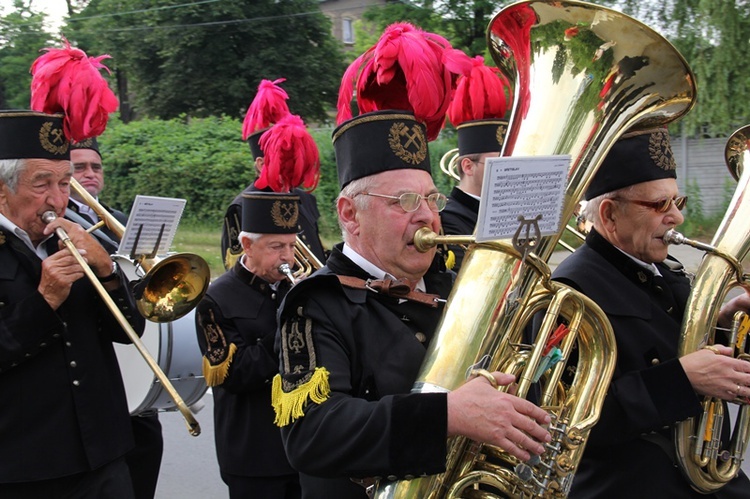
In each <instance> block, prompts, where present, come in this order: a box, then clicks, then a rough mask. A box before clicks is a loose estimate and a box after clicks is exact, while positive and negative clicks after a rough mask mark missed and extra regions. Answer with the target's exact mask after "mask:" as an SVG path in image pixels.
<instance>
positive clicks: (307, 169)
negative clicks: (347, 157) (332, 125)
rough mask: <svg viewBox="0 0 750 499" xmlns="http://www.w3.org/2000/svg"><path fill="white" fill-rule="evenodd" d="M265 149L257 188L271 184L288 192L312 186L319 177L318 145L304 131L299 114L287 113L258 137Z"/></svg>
mask: <svg viewBox="0 0 750 499" xmlns="http://www.w3.org/2000/svg"><path fill="white" fill-rule="evenodd" d="M260 147H261V148H262V149H263V151H264V152H265V156H264V158H263V169H262V170H261V172H260V177H258V180H256V181H255V186H256V187H257V188H259V189H264V188H265V187H271V189H273V190H274V191H276V192H289V191H291V190H292V189H294V188H295V187H298V186H303V187H305V188H306V189H308V190H311V191H312V190H313V189H315V187H317V185H318V179H319V178H320V157H319V154H318V146H317V145H316V144H315V140H313V138H312V136H311V135H310V132H308V131H307V127H305V124H304V122H303V121H302V118H300V117H299V116H297V115H294V114H288V115H286V116H284V117H283V118H281V119H280V120H279V121H278V122H276V124H274V125H273V126H272V127H271V128H270V129H269V130H268V131H266V132H264V133H263V135H261V137H260Z"/></svg>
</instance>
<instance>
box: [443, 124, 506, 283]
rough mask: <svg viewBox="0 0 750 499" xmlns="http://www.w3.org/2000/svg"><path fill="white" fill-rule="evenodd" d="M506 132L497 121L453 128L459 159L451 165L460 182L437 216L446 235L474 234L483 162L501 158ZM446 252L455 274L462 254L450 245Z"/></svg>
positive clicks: (503, 126) (459, 249)
mask: <svg viewBox="0 0 750 499" xmlns="http://www.w3.org/2000/svg"><path fill="white" fill-rule="evenodd" d="M507 129H508V122H507V121H504V120H501V119H496V118H495V119H482V120H472V121H466V122H463V123H461V124H460V125H458V126H457V127H456V133H457V135H458V156H457V157H456V158H455V159H453V160H452V161H455V162H456V171H457V173H458V176H459V178H460V180H459V182H458V185H456V186H455V187H453V190H452V191H451V193H450V196H448V204H447V205H446V206H445V209H444V210H443V211H441V212H440V221H441V223H442V225H443V232H444V233H445V234H455V235H471V234H474V228H475V227H476V225H477V216H478V214H479V197H480V196H481V195H482V180H483V179H484V162H485V160H486V159H487V158H497V157H498V156H500V150H501V149H502V147H503V140H504V138H505V132H506V131H507ZM448 249H449V250H450V251H452V252H453V253H454V254H455V258H456V261H455V264H454V265H453V266H452V267H451V268H452V270H454V271H456V272H458V270H459V269H460V268H461V263H462V262H463V259H464V253H465V251H464V249H463V248H462V247H461V246H459V245H449V246H448Z"/></svg>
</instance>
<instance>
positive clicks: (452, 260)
mask: <svg viewBox="0 0 750 499" xmlns="http://www.w3.org/2000/svg"><path fill="white" fill-rule="evenodd" d="M455 266H456V254H455V253H454V252H453V250H448V258H446V259H445V268H447V269H448V270H453V267H455Z"/></svg>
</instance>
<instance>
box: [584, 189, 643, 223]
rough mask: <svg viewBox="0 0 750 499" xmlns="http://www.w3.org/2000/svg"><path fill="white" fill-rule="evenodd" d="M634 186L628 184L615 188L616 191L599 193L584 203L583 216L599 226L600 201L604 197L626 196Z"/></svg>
mask: <svg viewBox="0 0 750 499" xmlns="http://www.w3.org/2000/svg"><path fill="white" fill-rule="evenodd" d="M634 188H635V186H633V185H630V186H628V187H623V188H622V189H617V190H616V191H611V192H605V193H604V194H600V195H599V196H596V197H595V198H594V199H591V200H589V202H588V203H586V207H585V208H584V209H583V216H584V218H585V219H586V220H587V221H589V222H591V223H593V224H594V225H595V226H601V220H600V219H599V206H601V204H602V201H604V200H605V199H614V198H618V197H628V196H627V195H628V194H630V193H631V192H632V191H633V189H634Z"/></svg>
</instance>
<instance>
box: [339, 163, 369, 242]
mask: <svg viewBox="0 0 750 499" xmlns="http://www.w3.org/2000/svg"><path fill="white" fill-rule="evenodd" d="M375 185H377V181H376V180H375V179H374V178H373V176H372V175H370V176H367V177H362V178H358V179H357V180H352V181H351V182H349V183H348V184H347V185H346V186H344V188H343V189H341V192H340V193H339V195H338V197H337V198H336V204H337V205H338V201H339V199H341V198H350V199H351V200H352V202H353V203H354V207H355V208H356V209H357V211H360V210H366V209H367V208H368V207H369V205H370V197H369V196H359V194H361V193H363V192H367V191H369V190H370V189H372V188H373V187H374V186H375ZM338 222H339V229H340V230H341V239H342V240H343V241H344V242H347V240H348V236H349V234H348V232H347V231H346V229H345V228H344V225H343V224H342V223H341V219H339V221H338Z"/></svg>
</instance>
